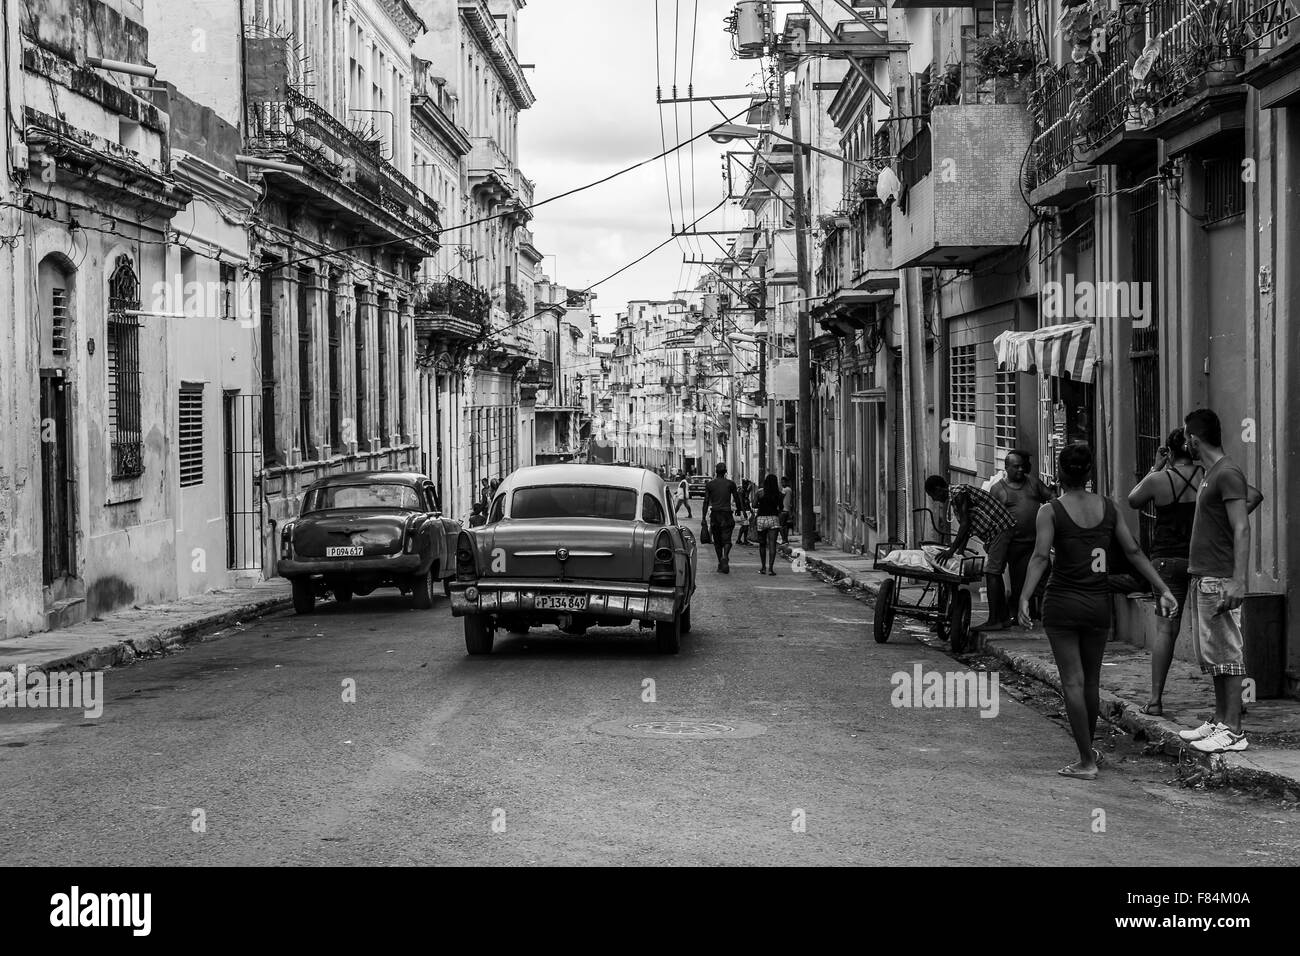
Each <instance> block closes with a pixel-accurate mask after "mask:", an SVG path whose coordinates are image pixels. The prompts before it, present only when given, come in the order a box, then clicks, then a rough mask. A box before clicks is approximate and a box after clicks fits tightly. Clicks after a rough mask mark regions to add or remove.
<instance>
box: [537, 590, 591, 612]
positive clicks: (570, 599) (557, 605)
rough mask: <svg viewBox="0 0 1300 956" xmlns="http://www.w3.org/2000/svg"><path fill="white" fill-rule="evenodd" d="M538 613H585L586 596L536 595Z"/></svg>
mask: <svg viewBox="0 0 1300 956" xmlns="http://www.w3.org/2000/svg"><path fill="white" fill-rule="evenodd" d="M537 610H539V611H585V610H587V595H585V594H539V595H537Z"/></svg>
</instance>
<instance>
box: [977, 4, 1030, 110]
mask: <svg viewBox="0 0 1300 956" xmlns="http://www.w3.org/2000/svg"><path fill="white" fill-rule="evenodd" d="M1036 62H1037V59H1036V57H1035V56H1034V49H1033V46H1032V45H1031V44H1030V42H1029V41H1028V40H1027V39H1026V38H1024V37H1022V36H1020V35H1019V34H1017V33H1016V32H1015V31H1014V30H1013V29H1012V27H1011V24H1010V23H1008V22H1007V21H1005V20H1004V21H1002V22H1001V23H999V24H997V26H995V27H994V29H993V32H992V33H990V34H988V35H987V36H983V37H980V39H979V42H978V43H976V44H975V72H976V76H977V77H978V78H979V81H980V85H979V90H978V96H979V101H980V102H981V103H1023V102H1025V88H1024V80H1025V78H1026V77H1028V76H1029V75H1030V74H1031V73H1033V71H1034V67H1035V64H1036Z"/></svg>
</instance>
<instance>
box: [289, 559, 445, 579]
mask: <svg viewBox="0 0 1300 956" xmlns="http://www.w3.org/2000/svg"><path fill="white" fill-rule="evenodd" d="M424 560H425V559H424V557H423V556H422V555H419V554H377V555H368V556H366V557H363V558H298V557H295V558H281V559H280V560H279V561H278V562H277V563H276V566H275V567H276V570H277V571H278V572H279V573H280V574H281V575H282V576H283V577H286V578H297V577H305V576H309V575H313V574H324V575H361V574H418V573H420V571H422V570H426V569H427V565H424ZM422 565H424V566H423V567H422Z"/></svg>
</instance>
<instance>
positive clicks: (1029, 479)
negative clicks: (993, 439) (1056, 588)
mask: <svg viewBox="0 0 1300 956" xmlns="http://www.w3.org/2000/svg"><path fill="white" fill-rule="evenodd" d="M1002 464H1003V466H1004V467H1005V469H1006V470H1005V472H1004V473H1003V477H1002V480H1001V481H998V482H995V483H994V484H993V486H992V487H991V488H990V489H989V490H988V491H989V494H991V495H992V496H993V497H994V498H996V499H998V501H1000V502H1002V504H1003V506H1004V507H1005V508H1006V509H1007V511H1009V512H1011V516H1012V517H1013V518H1015V520H1016V526H1015V528H1013V529H1012V531H1011V538H1010V540H1009V542H1008V544H1007V549H1006V565H1007V567H1008V568H1009V569H1010V570H1011V599H1010V600H1009V601H1008V602H1007V617H1008V619H1011V620H1014V618H1015V613H1016V609H1017V608H1019V607H1020V589H1021V588H1022V587H1023V586H1024V583H1025V574H1026V572H1028V570H1029V559H1030V558H1032V557H1033V556H1034V547H1035V545H1036V544H1037V542H1038V509H1039V508H1041V507H1042V506H1043V505H1045V504H1047V503H1048V502H1049V501H1051V500H1052V491H1051V489H1050V488H1048V487H1047V485H1045V484H1043V483H1042V482H1041V481H1039V480H1038V478H1037V477H1036V476H1034V475H1033V474H1031V473H1030V472H1031V468H1032V466H1031V464H1030V459H1029V453H1028V452H1026V451H1023V450H1021V449H1019V448H1017V449H1015V450H1014V451H1009V452H1007V455H1006V458H1004V459H1003V462H1002ZM985 568H986V569H987V565H985ZM1046 586H1047V575H1043V577H1042V579H1041V581H1040V583H1039V586H1038V588H1036V594H1035V597H1036V598H1038V599H1039V601H1041V600H1042V596H1043V591H1044V590H1046ZM1030 606H1031V607H1033V604H1032V603H1031V605H1030ZM991 607H992V605H991V604H990V608H991ZM985 630H988V628H985Z"/></svg>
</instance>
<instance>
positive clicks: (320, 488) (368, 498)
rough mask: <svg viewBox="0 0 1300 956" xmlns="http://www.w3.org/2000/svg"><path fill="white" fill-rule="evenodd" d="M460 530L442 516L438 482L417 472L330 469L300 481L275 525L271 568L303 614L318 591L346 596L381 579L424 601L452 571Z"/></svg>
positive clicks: (429, 603)
mask: <svg viewBox="0 0 1300 956" xmlns="http://www.w3.org/2000/svg"><path fill="white" fill-rule="evenodd" d="M460 530H461V526H460V523H459V522H457V521H452V520H451V519H449V518H444V517H442V503H441V501H440V500H439V497H438V490H437V488H436V487H434V484H433V482H432V481H430V480H429V479H428V478H427V477H425V476H424V475H421V474H415V473H412V472H389V471H367V472H352V473H350V474H340V475H331V476H329V477H328V478H322V479H320V480H319V481H317V482H315V483H313V484H312V485H311V487H309V488H308V489H307V493H306V495H305V496H304V497H303V503H302V511H301V512H300V513H299V515H298V517H297V518H294V519H293V520H291V521H288V522H286V523H285V524H284V525H283V526H282V527H281V528H280V559H279V562H278V564H277V569H278V570H279V573H280V574H282V575H283V576H284V577H286V578H288V579H289V580H290V581H291V582H293V606H294V610H296V611H297V612H298V613H299V614H310V613H311V611H312V608H313V607H314V606H315V603H316V598H317V596H318V595H321V594H323V593H325V592H326V591H330V592H333V594H334V598H335V600H338V601H341V602H346V601H350V600H352V596H353V595H354V594H361V595H365V594H369V593H370V592H372V591H374V590H375V589H376V588H381V587H394V588H398V589H400V590H401V592H402V593H403V594H410V595H411V602H412V604H413V605H414V606H415V607H417V608H430V607H433V602H434V599H435V597H436V596H437V593H438V591H440V590H445V588H446V584H445V580H446V579H447V578H448V577H450V576H451V575H452V574H454V573H455V570H456V568H455V560H454V556H455V553H456V541H457V536H458V535H459V534H460Z"/></svg>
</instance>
